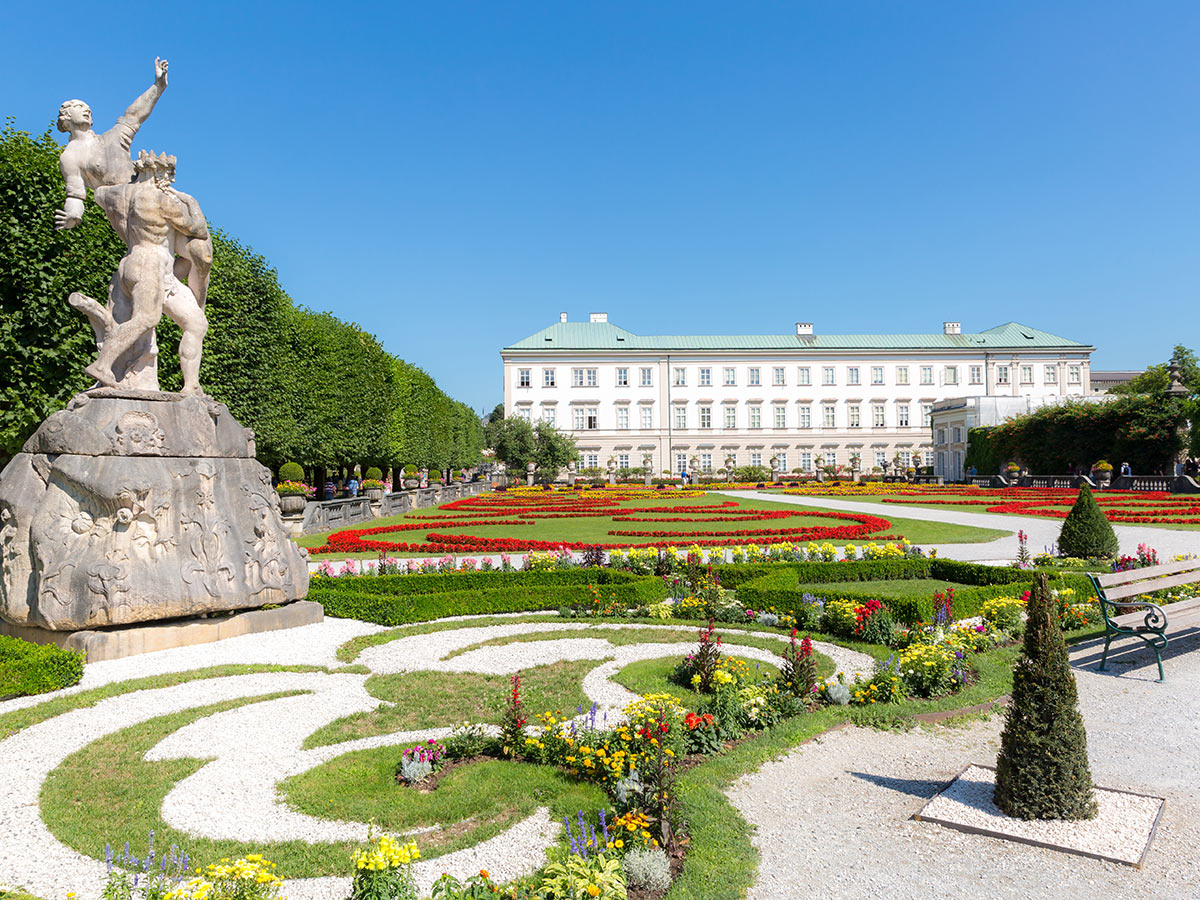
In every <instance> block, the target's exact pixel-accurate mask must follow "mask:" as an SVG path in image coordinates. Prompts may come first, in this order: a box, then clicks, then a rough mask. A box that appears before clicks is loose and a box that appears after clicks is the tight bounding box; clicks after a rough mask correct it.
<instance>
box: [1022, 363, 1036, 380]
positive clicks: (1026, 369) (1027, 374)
mask: <svg viewBox="0 0 1200 900" xmlns="http://www.w3.org/2000/svg"><path fill="white" fill-rule="evenodd" d="M1021 384H1033V366H1021Z"/></svg>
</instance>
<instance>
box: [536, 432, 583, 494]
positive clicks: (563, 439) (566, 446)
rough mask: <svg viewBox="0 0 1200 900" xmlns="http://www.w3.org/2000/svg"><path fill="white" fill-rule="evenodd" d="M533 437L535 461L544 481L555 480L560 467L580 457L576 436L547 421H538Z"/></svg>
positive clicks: (540, 476) (539, 475)
mask: <svg viewBox="0 0 1200 900" xmlns="http://www.w3.org/2000/svg"><path fill="white" fill-rule="evenodd" d="M533 437H534V445H535V450H534V454H533V461H534V462H535V463H536V464H537V467H538V477H539V478H540V480H542V481H553V480H554V479H555V477H556V476H557V475H558V470H559V469H561V468H562V467H563V466H565V465H566V464H567V463H569V462H571V461H572V460H574V459H578V458H579V451H578V450H577V449H576V448H575V438H573V437H572V436H571V435H569V434H566V433H565V432H562V431H559V430H558V429H557V428H555V427H554V426H553V425H550V424H549V423H547V422H538V423H537V425H536V426H535V427H534V429H533Z"/></svg>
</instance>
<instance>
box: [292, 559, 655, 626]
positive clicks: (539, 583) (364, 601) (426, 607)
mask: <svg viewBox="0 0 1200 900" xmlns="http://www.w3.org/2000/svg"><path fill="white" fill-rule="evenodd" d="M479 576H484V577H482V578H481V577H479ZM592 585H595V586H596V587H597V588H598V589H599V591H600V596H601V597H602V598H603V599H604V600H608V599H609V598H610V597H612V598H615V599H616V601H617V602H618V603H619V604H621V605H624V606H626V607H630V608H632V607H638V606H647V605H649V604H651V603H657V602H658V601H659V600H663V599H665V598H666V596H667V586H666V583H665V582H664V581H663V580H662V579H661V578H656V577H652V576H636V575H628V574H626V573H624V572H613V571H610V570H607V569H583V570H578V569H577V570H567V571H563V572H510V573H504V572H467V573H453V574H446V575H383V576H379V577H365V578H339V579H328V580H319V581H314V582H313V584H312V587H311V588H310V590H309V593H308V599H309V600H315V601H316V602H318V603H320V604H321V606H322V607H324V609H325V614H326V615H328V616H334V617H336V618H341V619H359V620H361V621H364V622H374V623H376V624H378V625H408V624H411V623H414V622H429V621H432V620H433V619H441V618H444V617H446V616H467V615H481V614H491V613H514V612H540V611H543V610H551V609H559V608H561V607H563V606H576V605H580V604H584V603H588V602H589V601H590V600H591V599H592V592H591V586H592Z"/></svg>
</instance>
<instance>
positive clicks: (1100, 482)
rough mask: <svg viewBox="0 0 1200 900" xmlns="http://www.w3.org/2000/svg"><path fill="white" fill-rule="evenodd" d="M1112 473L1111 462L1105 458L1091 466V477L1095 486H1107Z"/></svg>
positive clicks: (1110, 480)
mask: <svg viewBox="0 0 1200 900" xmlns="http://www.w3.org/2000/svg"><path fill="white" fill-rule="evenodd" d="M1112 473H1113V467H1112V463H1110V462H1109V461H1108V460H1106V459H1102V460H1100V461H1099V462H1098V463H1096V464H1095V465H1094V466H1092V478H1093V479H1094V480H1095V482H1096V486H1097V487H1108V485H1109V484H1110V483H1111V482H1112Z"/></svg>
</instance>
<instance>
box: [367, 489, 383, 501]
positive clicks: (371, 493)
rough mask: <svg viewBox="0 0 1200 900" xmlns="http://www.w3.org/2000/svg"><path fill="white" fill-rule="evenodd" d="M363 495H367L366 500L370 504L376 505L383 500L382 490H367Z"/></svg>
mask: <svg viewBox="0 0 1200 900" xmlns="http://www.w3.org/2000/svg"><path fill="white" fill-rule="evenodd" d="M363 493H365V494H366V495H367V499H368V500H370V501H371V502H372V503H378V502H379V501H380V500H382V499H383V488H367V489H366V490H365V491H364V492H363Z"/></svg>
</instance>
